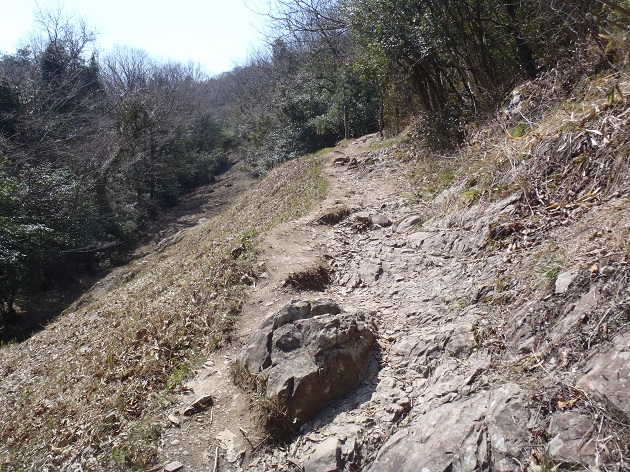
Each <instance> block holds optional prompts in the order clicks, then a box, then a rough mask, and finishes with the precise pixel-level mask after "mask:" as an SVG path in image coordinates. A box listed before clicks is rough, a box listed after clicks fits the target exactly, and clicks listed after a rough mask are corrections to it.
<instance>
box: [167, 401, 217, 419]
mask: <svg viewBox="0 0 630 472" xmlns="http://www.w3.org/2000/svg"><path fill="white" fill-rule="evenodd" d="M211 406H212V397H211V396H210V395H201V396H199V397H197V398H195V399H194V400H193V401H192V402H191V403H190V405H188V406H187V407H186V409H185V410H184V416H192V415H194V414H196V413H201V412H202V411H204V410H207V409H208V408H210V407H211ZM169 418H170V417H169ZM171 421H172V420H171Z"/></svg>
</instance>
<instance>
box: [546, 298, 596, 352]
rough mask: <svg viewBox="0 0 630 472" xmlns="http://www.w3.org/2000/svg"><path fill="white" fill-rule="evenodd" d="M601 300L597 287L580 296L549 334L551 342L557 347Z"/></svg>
mask: <svg viewBox="0 0 630 472" xmlns="http://www.w3.org/2000/svg"><path fill="white" fill-rule="evenodd" d="M600 300H601V295H600V293H599V290H597V287H593V288H591V290H589V292H588V293H586V294H585V295H582V297H581V298H580V299H579V300H578V301H577V303H576V304H575V306H574V308H573V309H572V310H571V311H570V312H569V313H567V314H566V316H563V317H562V318H560V319H559V320H558V322H557V323H556V325H555V326H554V327H553V330H552V332H551V341H552V342H553V343H554V344H556V345H558V344H560V343H561V342H562V341H563V340H564V339H565V338H566V337H567V336H569V335H571V334H572V332H573V331H574V330H575V328H576V327H578V326H580V325H581V324H582V323H583V322H584V321H585V320H586V319H587V318H588V317H589V315H590V313H591V311H592V310H593V309H594V308H595V307H596V306H597V304H598V303H599V302H600Z"/></svg>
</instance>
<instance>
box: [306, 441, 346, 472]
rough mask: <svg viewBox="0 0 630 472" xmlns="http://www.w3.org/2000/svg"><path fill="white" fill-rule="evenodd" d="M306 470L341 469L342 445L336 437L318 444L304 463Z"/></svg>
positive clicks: (333, 471)
mask: <svg viewBox="0 0 630 472" xmlns="http://www.w3.org/2000/svg"><path fill="white" fill-rule="evenodd" d="M303 467H304V472H337V471H338V470H341V446H340V444H339V440H338V439H337V438H336V437H332V438H328V439H326V440H324V441H322V442H321V443H319V444H318V445H317V446H315V450H314V451H313V452H312V453H311V455H310V456H309V458H308V459H307V460H306V461H305V462H304V464H303Z"/></svg>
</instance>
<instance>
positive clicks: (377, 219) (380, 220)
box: [372, 213, 392, 228]
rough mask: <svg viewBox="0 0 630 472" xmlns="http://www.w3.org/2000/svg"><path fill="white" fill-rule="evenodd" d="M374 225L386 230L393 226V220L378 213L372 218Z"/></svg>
mask: <svg viewBox="0 0 630 472" xmlns="http://www.w3.org/2000/svg"><path fill="white" fill-rule="evenodd" d="M372 224H373V225H379V226H382V227H384V228H385V227H387V226H391V225H392V220H390V219H389V217H387V216H386V215H383V214H382V213H377V214H376V215H373V216H372Z"/></svg>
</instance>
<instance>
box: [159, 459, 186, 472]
mask: <svg viewBox="0 0 630 472" xmlns="http://www.w3.org/2000/svg"><path fill="white" fill-rule="evenodd" d="M183 468H184V464H182V463H181V462H179V461H173V462H171V463H170V464H167V465H166V466H164V472H177V471H178V470H182V469H183Z"/></svg>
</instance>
